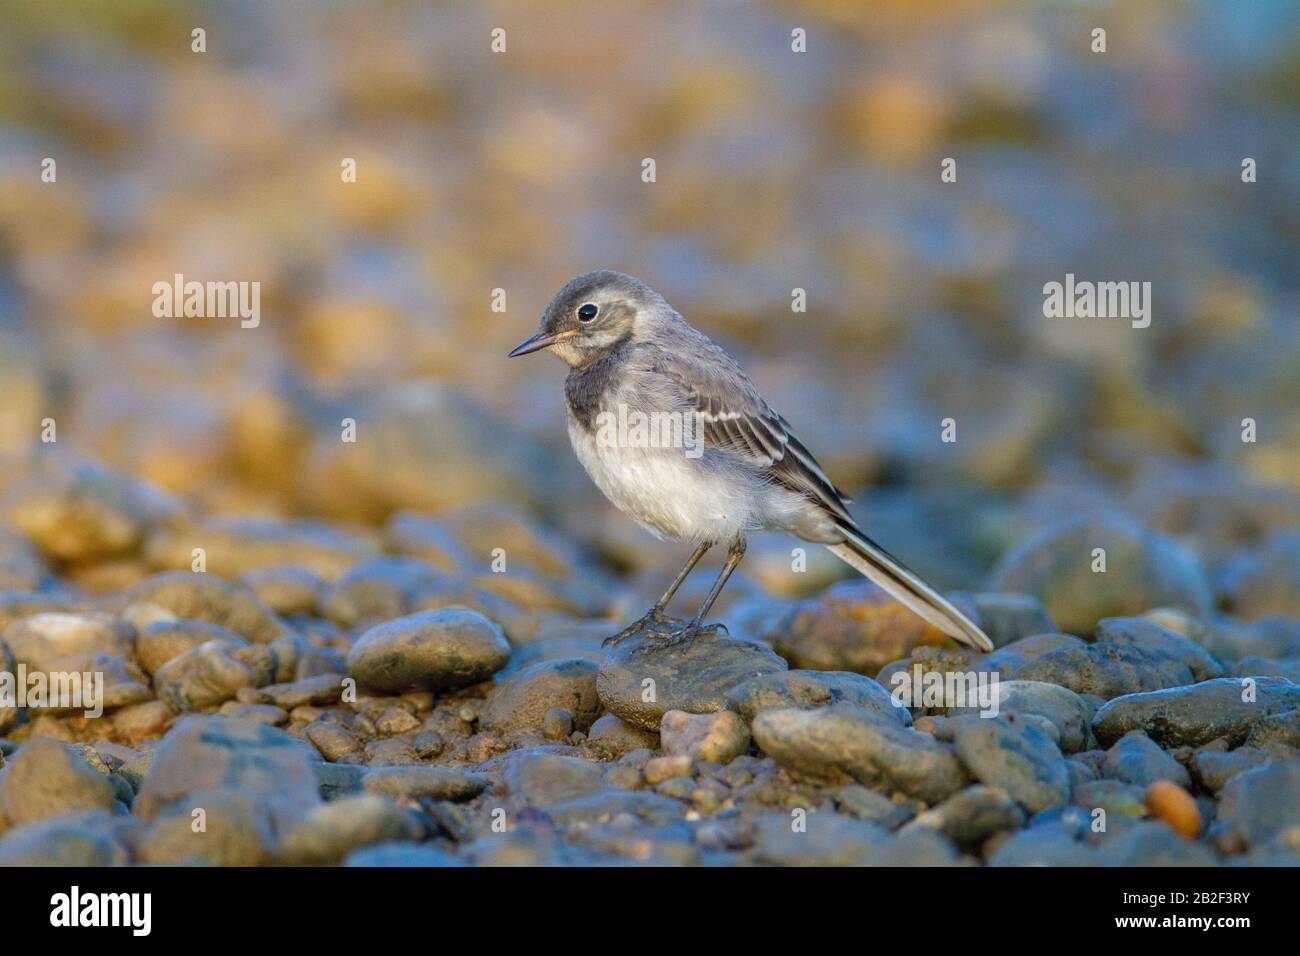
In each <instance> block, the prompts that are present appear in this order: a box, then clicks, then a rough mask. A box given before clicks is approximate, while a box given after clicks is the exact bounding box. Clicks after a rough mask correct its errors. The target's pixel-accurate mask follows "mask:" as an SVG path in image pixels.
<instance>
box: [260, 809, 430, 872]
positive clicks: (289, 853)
mask: <svg viewBox="0 0 1300 956" xmlns="http://www.w3.org/2000/svg"><path fill="white" fill-rule="evenodd" d="M423 835H424V827H423V826H422V825H421V824H420V822H419V820H418V819H417V818H416V817H415V816H414V815H413V814H412V813H410V812H409V811H407V810H404V809H402V808H401V807H399V806H398V805H397V804H396V803H394V802H393V801H392V800H391V799H389V798H388V797H386V796H380V795H378V794H374V793H364V794H361V795H359V796H355V797H341V798H339V799H337V800H333V801H331V802H329V803H325V804H322V805H320V806H318V807H316V809H314V810H313V811H312V812H311V813H310V814H309V815H308V816H307V817H306V818H305V819H303V820H302V822H301V823H299V824H298V825H297V826H295V827H294V828H293V829H292V830H289V831H288V832H287V833H285V834H284V836H282V837H281V838H280V840H279V842H278V843H277V844H276V847H275V851H274V852H275V859H276V862H277V863H280V864H282V865H285V866H321V865H332V864H336V863H339V862H341V861H342V860H343V859H344V857H346V856H347V855H348V854H349V853H351V852H352V851H354V850H357V849H360V848H361V847H365V846H371V845H373V844H377V843H388V842H390V841H399V842H407V841H414V840H419V839H420V838H421V837H422V836H423Z"/></svg>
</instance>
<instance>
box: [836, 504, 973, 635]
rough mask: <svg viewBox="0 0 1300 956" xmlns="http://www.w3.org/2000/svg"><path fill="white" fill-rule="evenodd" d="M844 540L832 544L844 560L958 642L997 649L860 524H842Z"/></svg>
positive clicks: (837, 554) (963, 616) (838, 555)
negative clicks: (860, 528)
mask: <svg viewBox="0 0 1300 956" xmlns="http://www.w3.org/2000/svg"><path fill="white" fill-rule="evenodd" d="M840 530H841V531H843V532H844V543H843V544H828V545H827V546H826V547H828V548H830V549H831V551H832V552H834V554H835V556H836V557H837V558H839V559H840V560H841V561H844V562H846V563H847V564H849V565H851V566H852V567H853V568H855V569H856V570H858V571H859V572H861V573H862V574H864V575H865V576H866V577H868V578H870V579H871V580H872V581H874V582H875V583H876V584H879V585H880V586H881V587H882V588H884V589H885V590H886V591H888V592H889V593H890V594H892V595H893V596H894V597H895V598H897V599H898V600H899V601H902V602H903V603H904V604H906V605H907V606H908V607H909V608H911V609H912V610H913V611H915V612H916V613H917V614H919V615H921V617H923V618H925V619H926V620H927V621H929V622H930V623H931V624H933V625H934V626H935V627H937V628H938V629H939V630H941V631H943V632H944V633H945V634H947V635H948V636H949V637H951V638H953V639H954V640H955V641H957V643H959V644H964V645H965V646H966V647H969V648H973V649H974V650H977V651H984V652H986V653H987V652H989V651H991V650H993V642H992V641H990V640H989V639H988V636H987V635H986V634H985V633H984V632H983V631H981V630H980V629H979V628H978V627H976V626H975V624H974V622H972V621H971V619H970V618H968V617H967V616H966V615H965V614H962V613H961V611H959V610H957V609H956V608H955V607H953V606H952V604H950V603H949V602H948V600H947V598H945V597H943V595H941V594H939V592H938V591H936V590H935V589H934V588H932V587H930V585H928V584H926V583H925V582H924V581H922V580H921V579H920V578H919V577H917V575H916V573H915V572H914V571H910V570H908V568H907V567H906V565H904V564H903V563H902V562H901V561H899V560H898V559H897V558H895V557H894V556H893V555H892V554H890V553H889V552H888V551H886V550H885V549H884V548H882V547H881V546H880V545H878V544H876V542H874V541H872V540H871V539H870V538H868V537H867V536H866V535H865V534H863V533H862V532H861V531H859V530H857V529H856V528H851V527H844V526H843V525H841V526H840Z"/></svg>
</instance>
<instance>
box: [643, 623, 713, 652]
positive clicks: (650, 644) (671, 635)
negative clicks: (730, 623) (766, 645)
mask: <svg viewBox="0 0 1300 956" xmlns="http://www.w3.org/2000/svg"><path fill="white" fill-rule="evenodd" d="M719 633H722V634H729V632H728V631H727V627H726V625H725V624H701V623H699V622H698V621H691V622H690V623H689V624H685V625H683V626H682V627H678V628H674V629H673V630H671V631H669V632H668V633H667V634H665V635H664V636H662V637H656V638H652V639H650V640H647V641H646V644H645V646H644V647H642V648H640V651H641V653H643V654H650V653H653V652H654V651H662V650H664V649H665V648H669V647H690V646H691V644H692V642H694V640H695V639H696V638H697V637H703V636H705V635H708V636H716V635H717V634H719Z"/></svg>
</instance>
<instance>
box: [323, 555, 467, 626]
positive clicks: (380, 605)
mask: <svg viewBox="0 0 1300 956" xmlns="http://www.w3.org/2000/svg"><path fill="white" fill-rule="evenodd" d="M447 587H448V579H447V576H446V574H445V573H443V572H441V571H438V570H437V569H436V568H434V567H433V566H432V565H430V564H428V563H427V562H425V561H421V560H419V559H418V558H407V557H400V556H394V555H380V556H377V557H373V558H369V559H367V560H365V561H362V562H361V563H359V564H357V565H355V566H354V567H352V568H350V569H349V570H348V572H347V573H346V574H344V575H343V577H342V578H340V579H339V580H338V581H337V582H336V583H335V584H334V585H333V586H332V587H331V588H329V590H328V591H327V592H326V593H325V594H324V596H323V597H322V598H321V601H320V606H321V611H322V613H323V616H324V617H328V618H329V619H330V620H332V621H334V622H336V623H338V624H340V625H341V626H343V627H347V628H354V627H371V626H373V625H375V624H379V623H382V622H383V621H390V620H392V619H393V618H396V617H401V616H403V615H405V614H410V613H411V612H412V611H414V610H416V609H417V608H418V607H419V605H420V601H421V600H422V599H423V598H424V597H425V595H427V594H429V593H430V592H433V591H437V590H445V589H446V588H447Z"/></svg>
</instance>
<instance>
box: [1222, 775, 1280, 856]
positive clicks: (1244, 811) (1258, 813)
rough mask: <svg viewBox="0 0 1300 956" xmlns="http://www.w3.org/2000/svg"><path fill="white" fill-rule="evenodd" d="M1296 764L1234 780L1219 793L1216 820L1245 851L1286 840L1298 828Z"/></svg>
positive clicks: (1238, 776)
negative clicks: (1245, 848) (1236, 838)
mask: <svg viewBox="0 0 1300 956" xmlns="http://www.w3.org/2000/svg"><path fill="white" fill-rule="evenodd" d="M1298 793H1300V760H1278V761H1275V762H1272V763H1267V764H1264V765H1263V766H1260V767H1255V768H1253V769H1251V770H1245V771H1242V772H1241V773H1239V774H1237V775H1236V776H1234V777H1233V778H1232V779H1231V780H1229V781H1228V782H1227V784H1225V785H1224V787H1223V790H1222V791H1220V793H1219V820H1220V821H1222V822H1223V824H1224V826H1225V827H1226V828H1228V829H1229V830H1230V831H1231V832H1232V833H1234V834H1235V835H1236V836H1238V837H1239V838H1240V839H1241V840H1242V842H1243V843H1244V844H1245V845H1246V847H1248V848H1252V849H1253V848H1259V847H1264V846H1267V845H1268V844H1270V843H1272V842H1273V841H1275V840H1281V839H1287V838H1288V837H1289V836H1290V835H1293V834H1294V832H1295V829H1296V828H1297V827H1300V800H1297V799H1296V794H1298Z"/></svg>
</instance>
